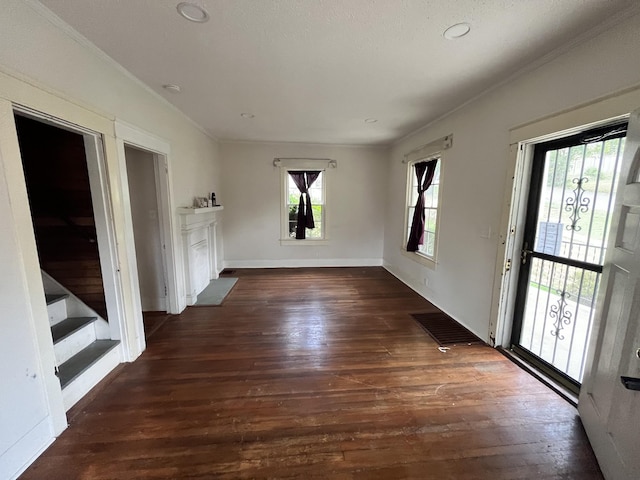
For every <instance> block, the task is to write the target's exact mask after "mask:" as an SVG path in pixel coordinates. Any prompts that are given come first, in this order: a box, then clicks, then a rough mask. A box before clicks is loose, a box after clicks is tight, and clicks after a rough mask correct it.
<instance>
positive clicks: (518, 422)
mask: <svg viewBox="0 0 640 480" xmlns="http://www.w3.org/2000/svg"><path fill="white" fill-rule="evenodd" d="M235 275H236V276H238V277H239V278H240V280H239V281H238V283H237V285H236V287H235V288H234V290H233V292H232V293H231V295H230V296H229V297H228V298H227V300H226V301H225V303H224V305H223V306H218V307H210V308H204V307H201V308H190V309H187V311H185V312H184V313H183V314H182V315H179V316H173V317H171V318H169V319H168V320H167V321H166V322H165V323H164V324H163V325H162V326H161V327H160V328H159V330H158V331H157V332H156V333H155V334H154V335H153V337H151V338H150V340H149V342H148V348H147V350H146V351H145V352H144V353H143V355H142V356H141V357H140V358H139V359H138V360H137V361H136V362H135V363H133V364H130V365H126V366H125V367H123V368H121V369H120V370H119V372H118V373H117V376H115V378H112V379H110V380H109V382H108V385H107V386H105V387H104V389H103V390H102V391H101V392H100V393H99V395H97V396H96V398H95V399H94V400H92V401H91V402H89V403H85V404H84V405H83V406H82V407H78V408H79V410H78V409H77V410H76V411H75V412H74V415H73V420H72V423H71V425H70V427H69V428H68V429H67V430H66V431H65V432H64V433H63V434H62V435H61V436H60V438H59V439H58V440H57V441H56V442H55V443H54V444H53V445H52V446H51V447H50V448H49V449H48V450H47V451H46V452H45V454H44V455H42V457H40V458H39V459H38V460H37V461H36V462H35V463H34V464H33V465H32V466H31V467H30V468H29V470H27V472H25V474H24V475H23V477H22V478H24V479H138V478H139V479H186V478H200V479H206V478H220V479H249V478H304V479H314V478H326V479H337V480H340V479H403V478H415V479H438V480H443V479H456V480H458V479H552V478H555V479H581V480H586V479H601V478H602V476H601V474H600V471H599V469H598V466H597V463H596V461H595V458H594V456H593V452H592V450H591V448H590V447H589V444H588V442H587V439H586V436H585V434H584V431H583V429H582V426H581V423H580V420H579V418H578V416H577V412H576V410H575V408H574V407H572V406H571V405H570V404H568V403H567V402H565V401H564V400H563V399H561V398H560V397H559V396H558V395H556V394H555V393H554V392H552V391H551V390H549V389H548V388H547V387H545V386H544V385H542V384H541V383H539V382H538V381H537V380H535V379H534V378H532V377H531V376H530V375H529V374H527V373H525V372H524V371H522V370H520V369H519V368H518V367H517V366H515V365H514V364H512V363H511V362H510V361H509V360H508V359H507V358H505V357H504V356H503V355H501V354H500V353H499V352H497V351H495V350H493V349H492V348H490V347H488V346H482V345H474V346H461V347H453V348H451V350H449V351H447V352H446V353H442V352H440V351H439V350H438V349H437V346H436V344H435V343H434V342H433V340H432V339H431V338H430V337H429V336H428V335H427V334H426V333H425V332H424V331H423V330H422V329H421V328H420V326H418V324H417V323H416V322H415V321H414V320H413V319H412V318H411V316H410V315H409V314H410V313H418V312H429V311H434V310H436V309H435V307H434V306H432V305H431V304H430V303H428V302H427V301H426V300H424V299H423V298H421V297H420V296H419V295H417V294H416V293H414V292H413V291H411V290H410V289H409V288H407V287H406V286H405V285H403V284H402V283H401V282H399V281H398V280H396V279H395V278H394V277H392V276H391V275H390V274H389V273H387V272H386V271H384V270H383V269H382V268H327V269H272V270H237V271H236V272H235ZM460 301H464V298H461V299H460Z"/></svg>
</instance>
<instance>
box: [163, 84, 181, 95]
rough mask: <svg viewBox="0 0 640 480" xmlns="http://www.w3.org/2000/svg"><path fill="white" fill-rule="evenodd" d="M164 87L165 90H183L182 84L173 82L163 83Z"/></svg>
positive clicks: (178, 91)
mask: <svg viewBox="0 0 640 480" xmlns="http://www.w3.org/2000/svg"><path fill="white" fill-rule="evenodd" d="M162 88H164V89H165V90H167V91H169V92H171V93H180V92H181V91H182V88H181V87H180V85H173V84H171V83H168V84H166V85H162Z"/></svg>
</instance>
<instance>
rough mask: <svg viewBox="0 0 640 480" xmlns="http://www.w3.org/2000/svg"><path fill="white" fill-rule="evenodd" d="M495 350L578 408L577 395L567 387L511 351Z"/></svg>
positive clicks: (499, 348)
mask: <svg viewBox="0 0 640 480" xmlns="http://www.w3.org/2000/svg"><path fill="white" fill-rule="evenodd" d="M497 350H498V351H499V352H500V353H502V354H503V355H504V356H505V357H507V358H508V359H509V360H511V361H512V362H513V363H515V364H516V365H518V366H519V367H520V368H522V369H523V370H524V371H525V372H527V373H529V374H530V375H531V376H533V377H535V378H536V379H537V380H539V381H540V382H542V383H544V384H545V385H546V386H547V387H549V388H550V389H551V390H553V391H554V392H556V393H557V394H558V395H560V396H561V397H562V398H564V399H565V400H566V401H567V402H569V403H570V404H571V405H573V406H574V407H577V406H578V395H576V394H575V393H574V392H572V391H571V390H569V389H568V388H567V387H565V386H564V385H562V384H561V383H559V382H557V381H556V380H554V379H553V378H551V377H549V376H548V375H546V374H545V373H544V372H542V371H540V370H538V369H537V368H535V367H534V366H533V365H531V364H530V363H528V362H526V361H525V360H523V359H522V357H520V356H519V355H518V354H516V353H515V352H514V351H512V350H507V349H505V348H502V347H497Z"/></svg>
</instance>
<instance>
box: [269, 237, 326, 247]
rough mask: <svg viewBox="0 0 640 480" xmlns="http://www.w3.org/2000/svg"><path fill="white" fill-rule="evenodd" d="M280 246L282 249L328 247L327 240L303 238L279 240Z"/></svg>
mask: <svg viewBox="0 0 640 480" xmlns="http://www.w3.org/2000/svg"><path fill="white" fill-rule="evenodd" d="M280 245H282V246H284V247H316V246H322V245H330V242H329V240H327V239H326V238H323V239H317V240H316V239H313V238H305V239H304V240H297V239H295V238H283V239H282V240H280Z"/></svg>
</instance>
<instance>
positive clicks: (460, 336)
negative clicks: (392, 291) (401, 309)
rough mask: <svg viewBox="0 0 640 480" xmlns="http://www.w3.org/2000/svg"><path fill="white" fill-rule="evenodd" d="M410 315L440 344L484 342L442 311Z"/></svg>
mask: <svg viewBox="0 0 640 480" xmlns="http://www.w3.org/2000/svg"><path fill="white" fill-rule="evenodd" d="M411 316H412V317H413V319H414V320H415V321H416V322H418V323H419V324H420V326H421V327H422V328H424V330H425V331H426V332H427V333H428V334H429V335H430V336H431V338H433V339H434V340H435V341H436V342H437V343H438V344H439V345H441V346H444V345H471V344H478V343H480V344H483V343H484V342H483V341H482V340H480V339H479V338H478V337H476V336H475V335H474V334H473V333H471V332H470V331H469V330H467V329H466V328H464V327H463V326H462V325H460V324H459V323H458V322H456V321H455V320H454V319H453V318H451V317H450V316H449V315H447V314H446V313H444V312H432V313H412V314H411Z"/></svg>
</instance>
